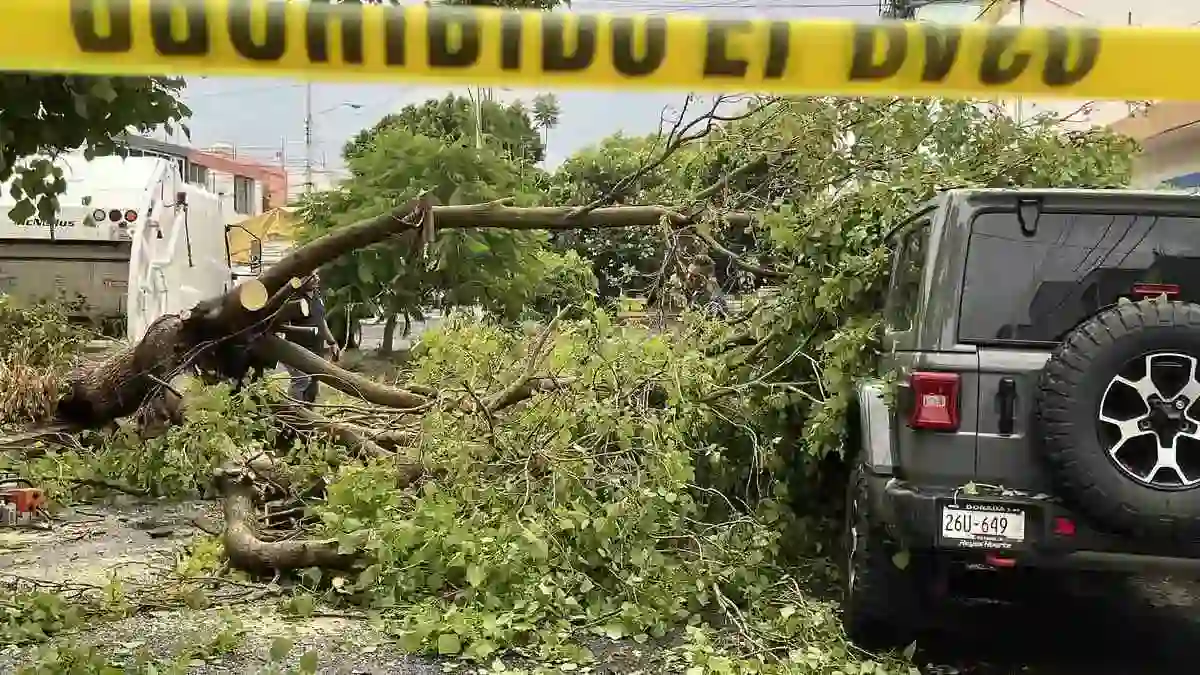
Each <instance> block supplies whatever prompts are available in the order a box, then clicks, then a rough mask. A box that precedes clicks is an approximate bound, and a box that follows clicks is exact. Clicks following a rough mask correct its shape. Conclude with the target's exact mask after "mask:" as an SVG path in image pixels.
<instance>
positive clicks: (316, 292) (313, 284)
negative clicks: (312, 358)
mask: <svg viewBox="0 0 1200 675" xmlns="http://www.w3.org/2000/svg"><path fill="white" fill-rule="evenodd" d="M299 295H300V297H302V298H304V299H305V300H306V301H308V316H307V317H305V318H304V319H303V320H301V321H299V322H297V323H291V324H287V325H285V326H284V327H283V328H284V334H285V335H286V336H287V339H288V341H290V342H292V343H293V344H296V345H299V346H301V347H304V348H305V349H307V350H308V351H310V352H312V353H314V354H316V355H317V356H320V357H321V358H328V356H329V352H330V350H331V351H332V353H333V360H334V361H337V360H338V357H340V356H341V349H340V348H339V347H338V343H337V340H336V339H335V338H334V337H333V331H331V330H329V323H328V322H327V321H326V320H325V303H324V301H323V300H322V299H321V280H320V277H319V276H318V275H317V273H316V272H313V273H312V274H311V275H310V276H309V277H308V278H307V279H305V281H304V285H303V286H301V287H300V291H299ZM327 346H328V347H329V348H330V349H329V350H327V349H326V347H327ZM285 367H286V368H287V371H288V374H289V375H291V377H292V386H291V395H292V398H294V399H296V400H298V401H303V402H305V403H316V402H317V394H318V393H319V391H320V388H321V385H320V383H319V382H318V381H317V378H315V377H312V376H311V375H309V374H308V373H305V372H302V371H300V370H298V369H296V368H293V367H292V366H288V365H286V364H285Z"/></svg>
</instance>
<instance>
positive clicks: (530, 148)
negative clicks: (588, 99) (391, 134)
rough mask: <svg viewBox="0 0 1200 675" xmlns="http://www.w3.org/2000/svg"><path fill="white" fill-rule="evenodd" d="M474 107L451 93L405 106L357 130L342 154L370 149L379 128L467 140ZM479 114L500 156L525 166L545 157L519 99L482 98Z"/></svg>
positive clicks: (471, 125)
mask: <svg viewBox="0 0 1200 675" xmlns="http://www.w3.org/2000/svg"><path fill="white" fill-rule="evenodd" d="M474 110H475V104H474V103H473V102H472V101H471V99H469V98H467V97H465V96H456V95H454V94H448V95H446V97H445V98H442V99H430V100H428V101H426V102H424V103H421V104H418V105H407V106H404V108H402V109H401V110H400V112H399V113H395V114H391V115H387V116H385V117H384V118H383V119H381V120H379V121H378V122H376V123H375V125H374V126H372V127H370V128H368V129H363V130H362V131H360V132H358V134H357V135H355V136H354V138H352V139H350V141H349V142H347V143H346V146H345V147H344V148H343V149H342V154H343V155H344V156H345V158H346V159H347V160H350V159H351V158H352V157H354V156H356V155H360V154H362V153H364V152H367V151H369V150H370V149H371V146H372V144H373V143H374V141H375V138H376V137H377V136H378V135H379V134H380V133H381V132H382V131H384V130H387V129H393V128H402V129H405V130H406V131H408V132H409V133H413V134H418V135H422V136H428V137H430V138H439V139H446V140H448V141H458V140H462V139H470V138H473V134H474V130H475V118H474V114H475V113H474ZM482 113H483V115H482V120H481V121H482V125H481V126H482V127H483V133H484V136H485V138H486V139H487V141H488V142H490V143H494V144H496V145H497V146H498V147H499V149H500V152H501V153H502V154H503V155H505V156H507V157H508V158H509V159H511V160H513V161H514V162H517V163H520V164H528V165H533V164H537V163H539V162H541V161H542V159H543V158H544V157H545V154H546V149H545V146H544V145H543V144H542V139H541V138H540V137H539V135H538V132H537V128H536V127H535V125H534V122H533V120H532V119H531V118H530V117H529V113H528V112H526V110H525V107H524V106H523V105H522V104H521V103H520V102H514V103H510V104H508V105H504V104H501V103H496V102H495V101H485V102H484V103H483V105H482Z"/></svg>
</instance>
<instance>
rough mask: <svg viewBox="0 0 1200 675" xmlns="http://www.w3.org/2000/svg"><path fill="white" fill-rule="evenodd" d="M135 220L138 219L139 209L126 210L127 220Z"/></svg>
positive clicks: (129, 221) (128, 221)
mask: <svg viewBox="0 0 1200 675" xmlns="http://www.w3.org/2000/svg"><path fill="white" fill-rule="evenodd" d="M135 220H137V211H134V210H133V209H129V210H128V211H126V212H125V222H127V223H132V222H133V221H135Z"/></svg>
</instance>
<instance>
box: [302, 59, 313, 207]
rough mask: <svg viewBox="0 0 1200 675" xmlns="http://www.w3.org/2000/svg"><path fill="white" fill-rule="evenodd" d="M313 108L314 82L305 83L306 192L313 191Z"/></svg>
mask: <svg viewBox="0 0 1200 675" xmlns="http://www.w3.org/2000/svg"><path fill="white" fill-rule="evenodd" d="M312 127H313V110H312V82H305V83H304V192H305V193H308V192H312V187H313V168H312V146H313V132H312Z"/></svg>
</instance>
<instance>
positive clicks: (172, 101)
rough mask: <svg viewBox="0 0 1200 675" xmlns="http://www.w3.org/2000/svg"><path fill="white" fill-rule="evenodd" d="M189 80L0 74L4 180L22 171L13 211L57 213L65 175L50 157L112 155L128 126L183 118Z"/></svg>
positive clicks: (20, 217)
mask: <svg viewBox="0 0 1200 675" xmlns="http://www.w3.org/2000/svg"><path fill="white" fill-rule="evenodd" d="M183 86H184V82H183V80H182V79H176V78H142V77H81V76H57V75H55V76H43V75H26V74H7V75H4V76H3V77H0V110H3V112H4V125H3V127H0V181H7V180H9V179H10V178H12V177H13V175H14V174H16V176H17V179H16V180H15V181H13V183H12V184H11V187H10V193H11V194H12V196H13V198H14V199H17V200H18V202H17V204H16V206H15V207H13V209H12V210H11V211H10V212H9V217H10V218H12V219H13V221H14V222H24V221H26V220H27V219H29V218H31V217H33V216H35V215H36V216H38V217H39V218H41V219H43V220H49V219H51V218H53V216H54V213H55V210H56V209H57V207H58V199H57V195H58V194H60V193H62V192H63V191H64V190H65V189H66V179H65V178H64V177H63V174H62V170H61V169H60V168H57V167H54V166H53V165H52V164H51V162H50V161H49V160H48V159H46V157H45V156H47V155H54V154H57V153H61V152H66V151H71V150H75V149H78V148H81V147H82V148H83V152H84V154H85V155H87V156H92V155H100V154H112V153H114V152H115V151H116V145H115V143H114V141H113V138H114V137H115V136H118V135H120V134H122V133H124V132H126V131H128V130H129V128H130V127H132V128H134V129H136V130H137V131H139V132H148V131H152V130H154V129H156V128H157V127H159V126H160V125H167V126H168V127H170V126H171V125H172V124H178V123H180V122H181V121H182V120H183V119H185V118H186V117H187V116H188V115H190V114H191V111H190V110H188V108H187V106H185V105H183V104H182V103H181V102H180V101H179V98H178V95H179V92H180V91H181V90H182V89H183ZM183 128H184V130H185V131H186V130H187V128H186V126H184V127H183ZM29 158H33V159H29ZM27 159H28V161H24V160H27Z"/></svg>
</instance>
